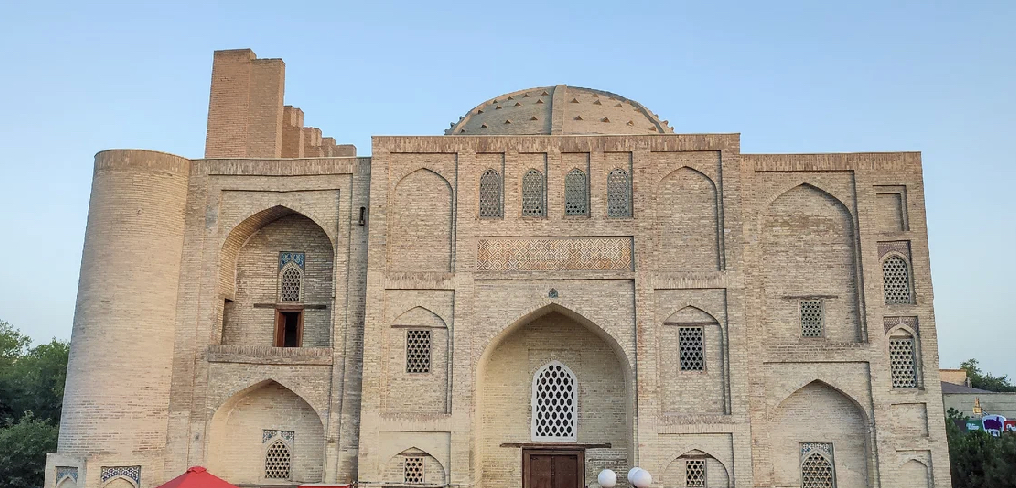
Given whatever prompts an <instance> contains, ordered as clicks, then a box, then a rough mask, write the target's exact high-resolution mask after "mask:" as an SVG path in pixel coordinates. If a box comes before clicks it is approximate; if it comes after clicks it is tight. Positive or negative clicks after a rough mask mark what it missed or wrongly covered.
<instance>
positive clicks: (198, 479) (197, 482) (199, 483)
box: [158, 466, 237, 488]
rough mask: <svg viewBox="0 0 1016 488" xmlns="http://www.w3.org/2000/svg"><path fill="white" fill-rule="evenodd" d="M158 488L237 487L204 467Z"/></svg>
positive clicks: (195, 468) (196, 468) (189, 470)
mask: <svg viewBox="0 0 1016 488" xmlns="http://www.w3.org/2000/svg"><path fill="white" fill-rule="evenodd" d="M158 488H237V486H236V485H231V484H229V483H226V482H225V481H223V480H222V478H219V477H218V476H215V475H213V474H210V473H209V472H208V470H207V469H205V468H204V467H202V466H194V467H191V468H189V469H188V470H187V472H186V473H184V474H181V475H180V476H177V477H176V478H173V479H171V480H169V482H168V483H166V484H164V485H162V486H159V487H158Z"/></svg>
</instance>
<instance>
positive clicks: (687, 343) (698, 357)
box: [678, 327, 706, 371]
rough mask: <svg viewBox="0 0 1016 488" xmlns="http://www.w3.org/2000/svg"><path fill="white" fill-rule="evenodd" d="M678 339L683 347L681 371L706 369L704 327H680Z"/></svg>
mask: <svg viewBox="0 0 1016 488" xmlns="http://www.w3.org/2000/svg"><path fill="white" fill-rule="evenodd" d="M678 339H679V342H680V348H681V371H703V370H705V369H706V361H705V357H704V355H703V354H702V327H679V328H678Z"/></svg>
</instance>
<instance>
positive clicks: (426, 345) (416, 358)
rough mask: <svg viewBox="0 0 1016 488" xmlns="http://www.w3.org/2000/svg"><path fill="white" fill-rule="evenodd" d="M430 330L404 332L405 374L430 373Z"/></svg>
mask: <svg viewBox="0 0 1016 488" xmlns="http://www.w3.org/2000/svg"><path fill="white" fill-rule="evenodd" d="M430 344H431V343H430V330H407V331H406V372H407V373H429V372H430Z"/></svg>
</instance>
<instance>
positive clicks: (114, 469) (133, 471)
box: [99, 466, 141, 486]
mask: <svg viewBox="0 0 1016 488" xmlns="http://www.w3.org/2000/svg"><path fill="white" fill-rule="evenodd" d="M118 476H123V477H124V478H127V479H129V480H131V481H133V482H134V486H141V466H102V467H101V468H100V469H99V480H100V481H101V482H103V483H105V482H107V481H109V480H111V479H113V478H116V477H118Z"/></svg>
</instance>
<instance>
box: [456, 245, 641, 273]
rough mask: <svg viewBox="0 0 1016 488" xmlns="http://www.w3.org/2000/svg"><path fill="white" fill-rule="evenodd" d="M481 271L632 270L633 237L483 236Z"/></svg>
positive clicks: (478, 260) (479, 256) (478, 256)
mask: <svg viewBox="0 0 1016 488" xmlns="http://www.w3.org/2000/svg"><path fill="white" fill-rule="evenodd" d="M476 269H477V270H479V271H536V270H630V269H632V238H631V237H574V238H497V239H480V241H479V248H478V249H477V252H476Z"/></svg>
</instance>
